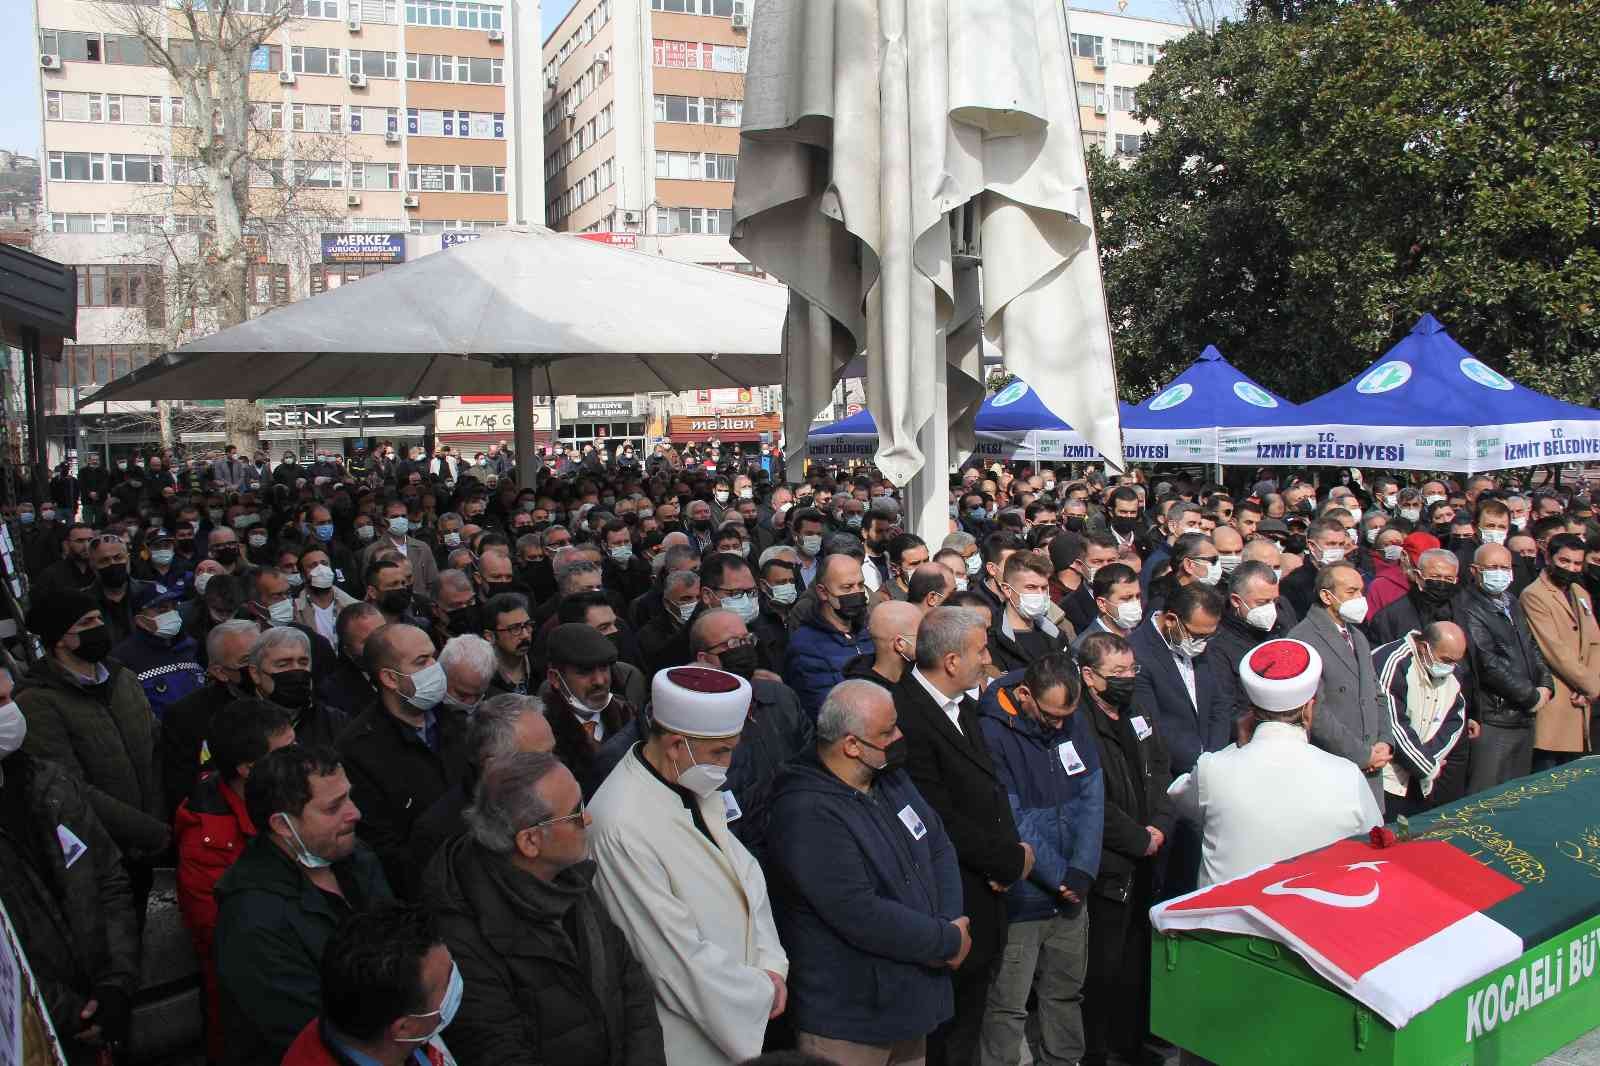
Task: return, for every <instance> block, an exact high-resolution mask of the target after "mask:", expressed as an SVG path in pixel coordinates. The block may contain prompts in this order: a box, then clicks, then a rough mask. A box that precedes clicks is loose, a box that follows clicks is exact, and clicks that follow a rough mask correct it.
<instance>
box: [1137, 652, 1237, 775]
mask: <svg viewBox="0 0 1600 1066" xmlns="http://www.w3.org/2000/svg"><path fill="white" fill-rule="evenodd" d="M1128 643H1130V644H1132V645H1133V657H1134V659H1135V660H1136V661H1137V662H1138V664H1139V680H1138V682H1137V683H1136V684H1135V686H1134V699H1135V700H1137V701H1138V702H1139V703H1140V704H1142V705H1143V706H1146V707H1153V708H1155V712H1156V727H1157V728H1158V729H1159V730H1160V731H1161V736H1162V739H1163V740H1165V741H1166V744H1167V752H1168V754H1169V755H1170V756H1171V760H1172V775H1173V776H1174V777H1176V776H1178V775H1179V774H1186V773H1188V772H1189V771H1190V770H1193V769H1194V764H1195V762H1196V761H1197V760H1198V759H1199V758H1200V754H1201V752H1206V751H1221V750H1222V749H1223V748H1225V747H1227V746H1228V745H1229V744H1231V743H1232V742H1233V706H1234V701H1233V686H1231V685H1229V684H1228V682H1227V680H1226V679H1225V678H1221V677H1219V676H1218V675H1217V672H1216V670H1215V669H1213V664H1212V662H1211V657H1210V653H1209V652H1207V653H1206V654H1203V655H1201V656H1200V657H1199V658H1197V659H1195V661H1194V693H1195V702H1194V703H1191V702H1189V689H1188V687H1187V686H1186V685H1184V683H1183V675H1182V674H1180V673H1178V664H1177V663H1175V662H1173V660H1172V651H1171V649H1170V648H1168V647H1167V642H1166V640H1165V638H1163V637H1162V636H1161V634H1160V633H1159V632H1157V631H1156V628H1155V625H1154V624H1153V622H1150V621H1147V622H1145V623H1144V624H1142V625H1141V626H1139V628H1137V629H1135V630H1134V631H1133V634H1132V635H1131V636H1129V638H1128ZM1197 704H1198V706H1197Z"/></svg>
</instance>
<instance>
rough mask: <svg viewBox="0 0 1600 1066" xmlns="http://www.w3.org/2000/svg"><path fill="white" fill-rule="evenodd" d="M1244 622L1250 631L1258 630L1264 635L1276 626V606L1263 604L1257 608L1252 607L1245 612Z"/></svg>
mask: <svg viewBox="0 0 1600 1066" xmlns="http://www.w3.org/2000/svg"><path fill="white" fill-rule="evenodd" d="M1244 620H1245V622H1246V624H1248V625H1249V626H1250V628H1251V629H1259V630H1261V631H1262V632H1263V633H1265V632H1267V631H1269V630H1270V629H1271V628H1272V627H1273V626H1274V625H1276V624H1277V621H1278V605H1277V604H1275V603H1263V604H1262V605H1261V606H1259V607H1252V608H1250V610H1248V611H1246V612H1245V616H1244Z"/></svg>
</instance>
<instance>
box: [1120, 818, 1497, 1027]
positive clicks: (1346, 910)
mask: <svg viewBox="0 0 1600 1066" xmlns="http://www.w3.org/2000/svg"><path fill="white" fill-rule="evenodd" d="M1521 890H1522V888H1521V886H1520V885H1518V884H1517V883H1516V882H1515V881H1512V880H1510V879H1509V878H1507V877H1504V876H1502V875H1501V874H1499V873H1496V872H1495V871H1494V870H1491V869H1489V868H1488V867H1486V866H1483V865H1482V864H1480V863H1478V862H1476V861H1475V860H1474V859H1472V858H1471V857H1470V856H1469V855H1467V854H1466V853H1465V852H1463V851H1461V850H1460V849H1459V848H1457V847H1455V846H1453V845H1451V844H1447V843H1444V842H1441V841H1415V842H1410V843H1405V844H1400V845H1397V846H1395V847H1390V848H1382V849H1379V848H1374V847H1372V846H1371V845H1370V844H1368V843H1366V842H1364V841H1355V840H1342V841H1340V842H1338V843H1337V844H1333V845H1332V846H1330V847H1327V848H1324V849H1322V850H1321V851H1315V852H1311V853H1309V854H1307V855H1302V856H1300V857H1298V858H1295V859H1291V860H1289V861H1288V862H1281V863H1276V864H1274V865H1272V866H1265V867H1262V868H1261V869H1259V870H1256V871H1255V872H1253V873H1249V874H1246V875H1244V876H1243V877H1238V878H1235V879H1233V880H1232V881H1225V882H1223V883H1222V884H1219V885H1212V886H1210V887H1209V888H1204V889H1201V890H1200V891H1199V892H1193V893H1190V894H1189V895H1187V896H1182V897H1180V898H1178V899H1175V900H1170V901H1168V902H1167V903H1164V904H1161V905H1159V906H1157V907H1155V908H1153V909H1152V910H1151V912H1150V918H1151V921H1152V922H1153V923H1154V925H1155V927H1156V929H1158V930H1160V931H1161V932H1163V933H1168V932H1176V931H1179V930H1184V929H1210V930H1214V931H1217V932H1228V933H1243V934H1247V935H1251V936H1260V937H1267V938H1269V939H1272V940H1276V941H1278V942H1280V943H1282V944H1284V945H1286V946H1288V947H1289V948H1292V949H1293V950H1294V951H1295V953H1296V954H1298V955H1300V957H1301V958H1303V959H1305V960H1306V962H1307V963H1308V964H1310V965H1311V967H1312V968H1313V969H1315V970H1316V971H1317V972H1318V973H1320V974H1322V975H1323V976H1324V977H1326V978H1327V979H1328V980H1329V981H1331V982H1333V983H1334V984H1335V985H1336V986H1338V987H1339V988H1340V989H1342V990H1343V991H1345V992H1347V993H1349V994H1350V995H1352V996H1354V997H1355V998H1356V999H1358V1000H1361V1001H1362V1002H1364V1003H1366V1004H1367V1005H1368V1006H1370V1007H1372V1008H1373V1009H1374V1010H1376V1011H1377V1012H1378V1013H1379V1014H1381V1015H1382V1016H1383V1017H1385V1018H1386V1019H1388V1020H1389V1021H1390V1022H1391V1024H1394V1025H1396V1026H1401V1025H1404V1024H1405V1023H1406V1022H1407V1021H1409V1020H1410V1019H1411V1017H1414V1016H1415V1015H1416V1014H1417V1013H1420V1012H1421V1011H1423V1010H1426V1009H1427V1008H1428V1007H1429V1006H1431V1005H1432V1004H1433V1003H1435V1002H1437V1001H1438V1000H1439V999H1441V998H1443V997H1444V996H1446V995H1448V994H1449V993H1450V992H1453V991H1454V990H1455V989H1457V988H1460V987H1461V986H1462V985H1465V984H1467V983H1469V982H1471V981H1474V980H1476V979H1477V978H1479V977H1481V976H1483V975H1484V974H1486V973H1488V972H1490V971H1492V970H1494V969H1496V968H1498V967H1500V966H1503V965H1505V964H1506V963H1508V962H1510V961H1511V960H1512V959H1514V958H1516V957H1518V956H1519V955H1521V954H1522V950H1523V948H1522V940H1521V938H1520V937H1518V936H1516V934H1514V933H1512V932H1511V931H1510V930H1508V929H1506V928H1505V927H1504V926H1501V925H1499V924H1498V923H1497V922H1494V921H1492V920H1491V919H1489V918H1486V917H1484V916H1483V914H1481V913H1480V912H1481V911H1483V910H1484V909H1486V908H1488V907H1492V906H1494V905H1495V904H1496V903H1499V902H1500V901H1502V900H1504V899H1506V898H1507V897H1508V896H1511V895H1513V894H1515V893H1517V892H1520V891H1521ZM1397 1019H1400V1020H1397Z"/></svg>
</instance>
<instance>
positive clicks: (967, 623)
mask: <svg viewBox="0 0 1600 1066" xmlns="http://www.w3.org/2000/svg"><path fill="white" fill-rule="evenodd" d="M982 628H983V615H981V614H979V613H978V611H977V609H976V608H973V607H935V608H933V609H932V610H931V611H929V612H928V613H927V614H925V615H923V616H922V624H921V625H919V626H917V667H918V668H919V669H921V670H932V669H933V668H934V667H936V666H938V665H939V661H940V660H941V659H943V658H944V657H945V656H946V655H955V654H960V652H961V650H962V645H964V644H965V643H966V642H967V634H968V633H970V632H972V631H973V630H974V629H982ZM869 684H870V682H869Z"/></svg>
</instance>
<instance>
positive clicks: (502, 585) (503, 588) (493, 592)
mask: <svg viewBox="0 0 1600 1066" xmlns="http://www.w3.org/2000/svg"><path fill="white" fill-rule="evenodd" d="M515 590H516V586H515V584H513V583H512V582H510V581H485V582H484V583H483V596H484V599H491V598H493V597H495V596H499V595H501V594H502V593H506V592H514V591H515Z"/></svg>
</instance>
